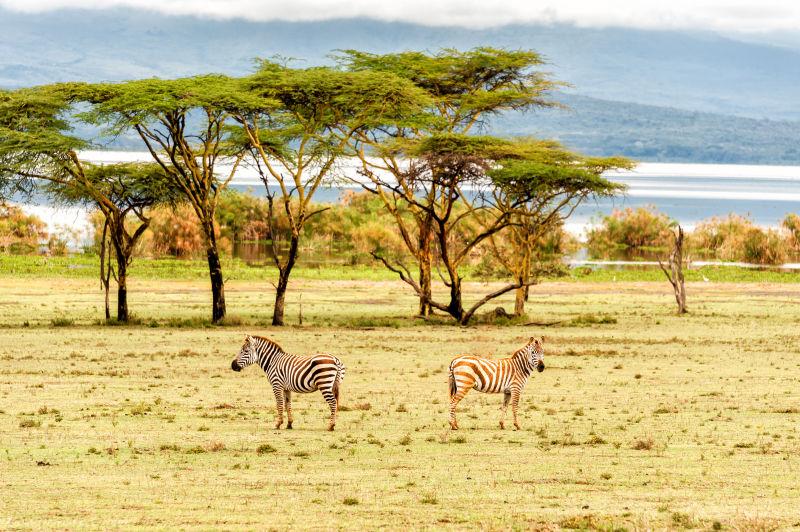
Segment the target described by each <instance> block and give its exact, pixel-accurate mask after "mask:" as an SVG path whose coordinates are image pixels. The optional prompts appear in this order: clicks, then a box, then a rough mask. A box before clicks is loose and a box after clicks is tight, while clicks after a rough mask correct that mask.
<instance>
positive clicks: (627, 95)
mask: <svg viewBox="0 0 800 532" xmlns="http://www.w3.org/2000/svg"><path fill="white" fill-rule="evenodd" d="M0 35H2V36H3V37H2V39H0V87H3V86H4V87H19V86H28V85H34V84H40V83H48V82H52V81H66V80H78V79H81V80H88V81H97V80H122V79H130V78H137V77H149V76H159V77H175V76H187V75H192V74H198V73H204V72H222V73H227V74H232V75H239V74H245V73H247V72H249V71H250V70H251V69H252V66H253V59H254V58H255V57H269V56H273V55H280V56H284V57H293V58H298V59H300V60H301V61H300V62H299V63H298V64H299V65H305V64H308V65H314V64H325V63H331V59H330V58H329V57H328V54H329V53H330V52H331V51H333V50H335V49H342V48H356V49H361V50H367V51H372V52H390V51H400V50H410V49H423V50H437V49H439V48H442V47H456V48H461V49H466V48H471V47H475V46H497V47H509V48H525V49H534V50H537V51H539V52H540V53H542V54H544V55H545V56H546V57H547V59H548V61H549V65H548V66H547V70H549V71H550V72H552V74H553V77H555V78H556V79H559V80H563V81H566V82H569V83H570V84H571V85H572V88H571V89H570V92H569V94H567V95H565V96H563V97H564V98H566V100H567V103H569V104H570V106H571V107H572V108H573V112H571V113H564V112H560V113H559V112H554V111H543V112H540V113H536V114H535V115H534V116H535V120H531V116H530V115H521V116H520V115H512V116H508V117H505V118H504V119H503V120H500V121H497V122H496V123H495V125H494V127H493V129H492V131H493V132H495V133H498V134H509V133H540V134H547V135H550V136H556V137H558V138H561V139H563V140H564V141H565V142H567V143H568V144H570V145H572V146H573V147H577V148H580V149H585V150H587V151H591V152H593V153H594V152H603V153H610V152H614V153H620V152H621V153H626V154H629V155H635V154H641V155H640V156H641V157H642V158H647V159H649V160H676V159H680V160H695V161H700V160H704V161H705V160H713V161H715V162H721V161H728V160H741V161H748V162H752V161H764V162H769V161H774V162H778V161H782V162H786V161H789V162H798V161H800V156H798V155H797V152H796V147H797V146H798V145H800V144H798V142H797V140H798V135H800V133H798V130H800V123H795V122H793V121H797V120H800V90H798V87H800V49H795V48H792V47H790V46H783V47H780V46H770V45H764V44H759V43H755V42H743V41H740V40H734V39H731V38H725V37H722V36H719V35H715V34H709V33H701V32H679V31H646V30H634V29H624V28H578V27H573V26H567V25H552V26H543V25H516V26H504V27H500V28H494V29H485V30H475V29H466V28H459V27H427V26H420V25H413V24H401V23H386V22H377V21H374V20H366V19H348V20H331V21H325V22H313V23H311V22H307V23H291V22H262V23H259V22H247V21H244V20H214V19H208V18H195V17H187V16H181V17H177V16H163V15H155V14H153V13H149V12H145V11H135V10H127V9H110V10H101V11H93V10H87V11H82V10H61V11H53V12H47V13H43V14H20V13H15V12H9V11H4V10H2V9H0ZM792 35H793V34H787V35H785V36H781V39H782V42H783V41H785V42H792V41H791V39H792ZM724 115H733V116H724ZM792 150H794V151H792Z"/></svg>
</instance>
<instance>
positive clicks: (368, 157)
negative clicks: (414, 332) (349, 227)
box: [338, 48, 558, 316]
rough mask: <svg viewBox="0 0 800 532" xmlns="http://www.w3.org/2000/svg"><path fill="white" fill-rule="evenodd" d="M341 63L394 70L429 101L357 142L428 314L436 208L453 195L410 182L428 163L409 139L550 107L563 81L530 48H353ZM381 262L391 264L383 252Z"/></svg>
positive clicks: (466, 129)
mask: <svg viewBox="0 0 800 532" xmlns="http://www.w3.org/2000/svg"><path fill="white" fill-rule="evenodd" d="M338 59H339V62H340V64H341V65H342V66H343V67H344V68H346V69H348V70H351V71H366V70H372V71H380V72H390V73H393V74H396V75H398V76H400V77H403V78H405V79H408V80H409V81H411V82H412V83H414V84H415V85H416V86H417V87H419V88H421V89H422V90H424V91H425V92H426V93H427V95H428V97H429V98H430V100H429V101H430V103H429V104H428V105H427V106H426V109H425V113H424V114H422V115H417V116H411V117H406V119H405V120H403V121H401V122H398V123H396V124H394V125H393V127H391V128H385V127H384V128H376V129H371V130H368V131H366V132H363V133H360V134H358V135H356V136H355V137H354V140H355V142H354V143H353V144H354V146H353V148H354V153H355V154H356V155H357V156H358V157H359V159H360V161H361V165H362V173H363V175H364V177H365V178H366V181H367V183H366V184H364V186H365V189H366V190H369V191H370V192H372V193H374V194H376V195H377V196H378V197H380V198H381V200H382V201H383V202H384V204H385V206H386V208H387V209H388V210H389V212H391V213H392V214H393V215H394V216H395V222H396V224H397V225H398V227H399V228H400V233H401V235H402V236H403V240H404V242H405V243H406V246H407V248H408V250H409V252H410V253H411V255H412V256H413V257H414V259H415V261H416V262H417V267H418V276H417V281H415V283H416V284H417V285H418V286H419V291H418V295H419V298H420V306H419V312H420V314H421V315H423V316H425V315H428V314H429V313H430V311H431V306H432V303H431V301H430V300H431V297H432V293H431V281H432V277H431V267H432V264H433V261H434V249H433V245H434V240H435V239H434V231H435V227H434V225H435V223H434V219H433V218H432V215H431V213H432V211H433V210H435V208H436V207H435V205H436V204H437V203H439V204H441V203H442V201H445V202H447V201H449V200H447V199H446V198H445V197H444V196H443V194H448V192H447V191H446V190H445V189H443V188H441V187H440V186H439V183H438V182H436V181H435V180H431V181H429V182H428V183H427V185H428V186H423V185H422V182H421V181H420V180H414V181H413V182H412V181H411V180H409V179H408V178H409V176H411V175H412V174H413V173H414V172H413V171H412V172H409V168H408V165H410V166H411V167H414V166H419V165H424V164H426V163H424V162H421V161H420V162H415V161H414V160H413V159H409V157H411V156H412V153H411V150H408V149H406V148H408V147H409V146H408V145H406V146H405V147H404V146H403V142H412V143H417V144H418V145H419V143H420V142H423V141H425V139H427V138H428V137H432V136H434V137H435V138H436V139H437V142H442V141H443V140H444V139H445V138H446V136H447V135H456V136H459V135H461V136H463V135H466V134H468V133H470V132H471V131H472V130H473V129H474V128H476V127H480V126H481V125H483V124H484V123H485V121H486V120H487V119H489V118H491V117H492V116H495V115H498V114H500V113H503V112H505V111H509V110H520V111H524V110H529V109H534V108H537V107H547V106H551V105H553V103H552V102H551V101H550V100H549V98H548V94H549V92H550V91H551V90H552V89H553V88H555V87H557V86H558V84H557V83H556V82H553V81H551V80H549V79H548V78H547V76H546V75H545V74H544V73H542V72H541V71H540V70H538V69H539V67H541V66H542V65H543V63H544V61H543V59H542V58H541V56H539V55H538V54H537V53H535V52H533V51H526V50H519V51H509V50H500V49H494V48H475V49H473V50H469V51H459V50H453V49H445V50H442V51H440V52H438V53H434V54H430V53H423V52H403V53H397V54H384V55H377V54H370V53H366V52H359V51H356V50H346V51H344V52H342V53H341V54H340V55H339V58H338ZM483 142H484V143H485V142H486V139H485V138H484V141H483ZM418 147H419V146H418ZM440 147H441V148H444V146H440ZM398 148H399V149H398ZM427 153H431V151H428V152H427ZM387 177H388V178H387ZM445 188H446V187H445ZM420 198H424V201H420ZM405 212H409V213H410V214H411V216H412V217H411V220H410V221H411V223H409V220H408V219H407V218H405V217H404V216H403V213H405ZM378 258H380V259H381V260H384V259H385V257H382V256H380V255H378ZM387 265H388V264H387ZM396 266H399V265H395V267H396ZM405 269H406V270H407V268H405ZM453 312H455V313H456V314H458V313H459V312H458V311H456V310H454V311H453Z"/></svg>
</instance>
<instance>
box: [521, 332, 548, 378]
mask: <svg viewBox="0 0 800 532" xmlns="http://www.w3.org/2000/svg"><path fill="white" fill-rule="evenodd" d="M525 348H526V349H527V351H528V362H529V364H530V365H531V367H535V368H536V371H538V372H539V373H541V372H543V371H544V336H542V337H541V339H539V338H535V337H533V336H531V339H530V340H528V345H526V346H525Z"/></svg>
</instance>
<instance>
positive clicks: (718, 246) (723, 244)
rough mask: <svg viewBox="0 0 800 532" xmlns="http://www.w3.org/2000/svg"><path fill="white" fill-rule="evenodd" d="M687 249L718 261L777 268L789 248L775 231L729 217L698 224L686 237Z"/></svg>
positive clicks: (732, 216)
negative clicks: (687, 239)
mask: <svg viewBox="0 0 800 532" xmlns="http://www.w3.org/2000/svg"><path fill="white" fill-rule="evenodd" d="M787 219H788V217H787ZM793 221H794V220H790V221H789V223H790V224H791V223H792V222H793ZM785 222H786V220H784V223H785ZM689 247H690V249H692V250H695V251H699V252H711V253H712V254H713V255H714V256H715V257H716V258H718V259H721V260H729V261H744V262H752V263H755V264H778V263H781V262H784V261H785V260H786V258H787V247H788V246H787V241H786V240H785V239H784V238H783V236H782V235H781V234H780V233H779V232H778V231H775V230H773V229H766V230H765V229H761V228H759V227H756V226H755V225H754V224H753V222H752V220H750V219H749V218H747V217H746V216H740V215H738V214H729V215H728V216H727V217H725V218H717V217H714V218H711V219H709V220H706V221H703V222H701V223H700V224H698V225H697V227H696V228H695V230H694V232H692V234H691V235H690V237H689Z"/></svg>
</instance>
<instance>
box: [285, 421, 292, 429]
mask: <svg viewBox="0 0 800 532" xmlns="http://www.w3.org/2000/svg"><path fill="white" fill-rule="evenodd" d="M286 428H287V429H291V428H292V422H291V421H290V422H288V423H287V424H286Z"/></svg>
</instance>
